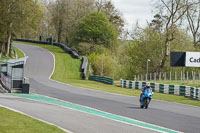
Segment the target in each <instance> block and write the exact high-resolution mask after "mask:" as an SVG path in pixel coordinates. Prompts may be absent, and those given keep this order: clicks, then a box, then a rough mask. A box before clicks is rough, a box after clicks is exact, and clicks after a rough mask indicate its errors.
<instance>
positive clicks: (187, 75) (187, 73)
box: [187, 71, 188, 81]
mask: <svg viewBox="0 0 200 133" xmlns="http://www.w3.org/2000/svg"><path fill="white" fill-rule="evenodd" d="M187 81H188V71H187Z"/></svg>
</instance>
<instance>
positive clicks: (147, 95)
mask: <svg viewBox="0 0 200 133" xmlns="http://www.w3.org/2000/svg"><path fill="white" fill-rule="evenodd" d="M152 96H153V92H152V89H151V88H148V89H146V90H145V91H144V93H143V94H142V96H141V100H140V108H145V109H147V108H148V105H149V103H150V101H151V99H152Z"/></svg>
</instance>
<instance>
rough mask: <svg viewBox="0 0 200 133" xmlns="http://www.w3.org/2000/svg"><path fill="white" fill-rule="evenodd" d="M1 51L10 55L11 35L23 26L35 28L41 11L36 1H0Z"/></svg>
mask: <svg viewBox="0 0 200 133" xmlns="http://www.w3.org/2000/svg"><path fill="white" fill-rule="evenodd" d="M0 11H1V14H0V20H1V22H0V29H1V35H0V36H1V37H0V39H1V42H0V43H1V53H2V52H5V50H6V52H5V53H6V55H7V56H10V51H11V39H12V35H15V34H16V32H18V31H20V30H21V29H23V28H24V27H28V28H35V27H37V25H38V22H39V20H40V18H41V15H42V12H41V10H40V5H39V3H38V2H37V1H32V0H6V1H5V0H1V1H0Z"/></svg>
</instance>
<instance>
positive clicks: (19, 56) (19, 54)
mask: <svg viewBox="0 0 200 133" xmlns="http://www.w3.org/2000/svg"><path fill="white" fill-rule="evenodd" d="M13 49H14V50H15V51H16V53H17V56H18V58H22V57H24V53H23V52H22V51H21V50H19V49H18V48H16V47H13Z"/></svg>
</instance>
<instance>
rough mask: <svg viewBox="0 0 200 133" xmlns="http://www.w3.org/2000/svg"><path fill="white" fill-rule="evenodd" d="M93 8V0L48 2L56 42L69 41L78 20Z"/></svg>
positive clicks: (57, 0)
mask: <svg viewBox="0 0 200 133" xmlns="http://www.w3.org/2000/svg"><path fill="white" fill-rule="evenodd" d="M93 8H94V1H93V0H56V1H54V2H51V3H50V8H49V12H50V14H51V25H52V26H53V27H54V29H55V31H56V38H57V41H58V42H63V43H67V44H68V43H69V42H70V40H71V38H72V36H73V34H74V33H75V31H76V28H77V23H78V21H79V20H80V19H81V18H83V17H84V16H85V15H87V14H88V13H90V12H91V11H92V10H93Z"/></svg>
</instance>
